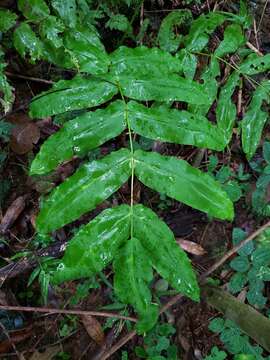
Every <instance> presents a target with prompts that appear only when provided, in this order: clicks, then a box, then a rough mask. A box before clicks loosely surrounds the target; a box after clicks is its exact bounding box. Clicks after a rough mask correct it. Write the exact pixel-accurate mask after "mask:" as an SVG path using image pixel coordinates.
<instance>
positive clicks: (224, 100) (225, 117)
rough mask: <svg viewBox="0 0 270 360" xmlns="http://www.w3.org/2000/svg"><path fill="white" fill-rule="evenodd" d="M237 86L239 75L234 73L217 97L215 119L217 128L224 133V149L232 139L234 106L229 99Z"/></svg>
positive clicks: (234, 117)
mask: <svg viewBox="0 0 270 360" xmlns="http://www.w3.org/2000/svg"><path fill="white" fill-rule="evenodd" d="M238 84H239V73H238V72H236V71H235V72H233V73H232V74H231V76H230V77H229V79H228V80H227V82H226V84H225V85H223V87H222V88H221V91H220V94H219V97H218V103H217V110H216V117H217V125H218V128H219V129H220V130H221V131H222V132H223V133H224V139H223V143H224V147H225V146H226V145H227V144H228V143H229V141H230V140H231V137H232V132H233V126H234V123H235V119H236V106H235V104H234V103H233V101H232V99H231V98H232V95H233V93H234V91H235V89H236V87H237V85H238Z"/></svg>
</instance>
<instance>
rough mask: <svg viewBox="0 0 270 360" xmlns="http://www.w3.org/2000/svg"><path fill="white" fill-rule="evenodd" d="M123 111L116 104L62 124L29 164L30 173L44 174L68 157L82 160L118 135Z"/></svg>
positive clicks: (123, 125)
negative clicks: (76, 157) (80, 157)
mask: <svg viewBox="0 0 270 360" xmlns="http://www.w3.org/2000/svg"><path fill="white" fill-rule="evenodd" d="M124 111H125V105H124V103H123V102H122V101H120V100H117V101H115V102H113V103H111V104H110V105H109V106H108V107H107V108H105V109H99V110H96V111H90V112H87V113H85V114H83V115H81V116H78V117H76V118H75V119H73V120H70V121H69V122H67V123H65V125H64V126H63V128H62V129H61V130H59V131H58V132H57V133H56V134H54V135H52V136H50V137H49V139H48V140H47V141H45V143H44V144H43V145H42V146H41V148H40V151H39V153H38V154H37V156H36V158H35V159H34V161H33V162H32V165H31V169H30V173H31V174H32V175H34V174H45V173H48V172H50V171H51V170H53V169H54V168H55V167H56V166H57V165H59V164H60V163H61V162H63V161H65V160H69V159H71V158H72V156H74V155H78V156H83V155H85V154H86V153H87V152H88V151H89V150H91V149H94V148H96V147H98V146H100V145H102V144H103V143H104V142H106V141H108V140H109V139H112V138H113V137H115V136H117V135H119V134H121V132H122V131H123V130H124V129H125V128H126V123H125V119H124ZM56 148H57V151H55V149H56Z"/></svg>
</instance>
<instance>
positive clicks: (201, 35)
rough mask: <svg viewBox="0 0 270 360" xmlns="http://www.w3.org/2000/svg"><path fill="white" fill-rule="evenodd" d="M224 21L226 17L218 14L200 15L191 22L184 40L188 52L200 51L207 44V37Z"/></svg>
mask: <svg viewBox="0 0 270 360" xmlns="http://www.w3.org/2000/svg"><path fill="white" fill-rule="evenodd" d="M225 20H226V16H225V15H223V14H220V13H218V12H212V13H209V14H207V15H201V16H199V17H198V18H197V19H196V20H194V21H193V22H192V25H191V28H190V31H189V34H188V35H187V36H186V38H185V41H184V43H185V46H186V48H187V50H188V51H191V52H195V51H201V50H202V49H203V48H204V47H205V46H206V45H207V43H208V40H209V35H211V34H212V32H213V31H214V30H215V29H216V27H218V26H219V25H221V24H222V23H223V22H224V21H225Z"/></svg>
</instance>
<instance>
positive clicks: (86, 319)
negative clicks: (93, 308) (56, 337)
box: [82, 315, 104, 345]
mask: <svg viewBox="0 0 270 360" xmlns="http://www.w3.org/2000/svg"><path fill="white" fill-rule="evenodd" d="M82 322H83V325H84V327H85V330H86V331H87V333H88V335H89V336H90V337H91V339H93V340H94V341H95V342H96V343H97V344H98V345H102V344H103V343H104V332H103V330H102V327H101V325H100V322H99V321H98V320H97V319H96V318H95V317H94V316H90V315H89V316H86V315H84V316H82Z"/></svg>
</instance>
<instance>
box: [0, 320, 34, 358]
mask: <svg viewBox="0 0 270 360" xmlns="http://www.w3.org/2000/svg"><path fill="white" fill-rule="evenodd" d="M0 331H2V329H0ZM32 333H33V329H32V326H28V327H26V328H23V329H20V330H15V331H10V332H9V339H6V340H3V341H2V342H0V354H3V353H7V352H8V351H9V350H10V349H12V344H18V343H20V342H22V341H25V340H26V339H28V338H29V337H30V336H31V335H32Z"/></svg>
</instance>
